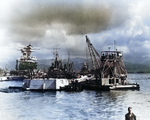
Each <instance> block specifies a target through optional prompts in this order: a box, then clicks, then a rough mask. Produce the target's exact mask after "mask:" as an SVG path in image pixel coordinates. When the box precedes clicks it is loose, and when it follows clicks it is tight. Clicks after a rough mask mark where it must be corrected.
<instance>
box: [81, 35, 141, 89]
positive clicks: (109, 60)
mask: <svg viewBox="0 0 150 120" xmlns="http://www.w3.org/2000/svg"><path fill="white" fill-rule="evenodd" d="M86 43H87V45H88V49H89V54H90V57H91V61H92V66H93V68H92V71H94V72H93V73H94V74H95V78H96V80H95V81H93V80H91V81H88V82H85V83H84V84H83V86H84V87H85V88H87V89H89V88H90V89H96V90H118V89H139V88H140V86H139V84H137V83H136V84H135V83H132V84H131V83H128V81H127V71H126V68H125V65H124V62H123V52H122V51H117V50H116V51H115V50H114V51H110V50H109V51H101V55H99V54H98V52H97V51H96V49H95V48H94V46H93V45H92V43H91V42H90V39H89V38H88V37H87V36H86Z"/></svg>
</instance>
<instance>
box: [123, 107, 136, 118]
mask: <svg viewBox="0 0 150 120" xmlns="http://www.w3.org/2000/svg"><path fill="white" fill-rule="evenodd" d="M125 120H136V116H135V115H134V113H133V112H132V108H131V107H128V113H127V114H126V115H125Z"/></svg>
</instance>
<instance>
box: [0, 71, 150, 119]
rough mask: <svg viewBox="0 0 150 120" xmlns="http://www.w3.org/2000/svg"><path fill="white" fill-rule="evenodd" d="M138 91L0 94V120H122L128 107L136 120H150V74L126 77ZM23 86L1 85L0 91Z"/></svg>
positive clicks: (15, 84)
mask: <svg viewBox="0 0 150 120" xmlns="http://www.w3.org/2000/svg"><path fill="white" fill-rule="evenodd" d="M128 81H129V82H131V83H136V82H137V83H139V84H140V90H139V91H137V90H135V91H132V90H127V91H109V92H105V91H88V90H84V91H82V92H64V91H61V92H59V91H57V92H46V93H41V92H30V91H24V92H10V93H5V92H0V98H1V99H0V120H124V119H125V117H124V116H125V114H126V113H127V108H128V106H131V107H132V108H133V112H134V113H135V114H136V116H137V120H150V74H128ZM21 85H22V82H15V81H12V82H11V81H7V82H0V89H5V88H7V87H8V86H21Z"/></svg>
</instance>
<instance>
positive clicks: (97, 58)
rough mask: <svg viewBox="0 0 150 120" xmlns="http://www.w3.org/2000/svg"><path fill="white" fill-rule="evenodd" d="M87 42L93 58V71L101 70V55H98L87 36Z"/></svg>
mask: <svg viewBox="0 0 150 120" xmlns="http://www.w3.org/2000/svg"><path fill="white" fill-rule="evenodd" d="M86 42H87V45H88V49H89V53H90V56H91V60H92V64H93V69H94V70H96V69H99V68H100V55H99V54H98V52H97V51H96V49H95V48H94V46H93V45H92V43H91V42H90V39H89V38H88V37H87V36H86Z"/></svg>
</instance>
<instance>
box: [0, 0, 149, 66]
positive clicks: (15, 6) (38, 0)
mask: <svg viewBox="0 0 150 120" xmlns="http://www.w3.org/2000/svg"><path fill="white" fill-rule="evenodd" d="M0 3H1V4H0V11H1V13H0V66H2V65H4V64H6V62H7V61H9V60H16V59H18V58H19V57H20V56H21V52H20V51H17V49H18V48H19V47H21V46H26V45H28V44H32V45H33V46H35V47H39V48H40V50H37V51H35V52H33V53H32V55H33V56H36V57H37V58H38V59H51V58H52V55H53V54H52V51H53V48H56V47H57V46H58V47H59V48H60V53H61V57H62V58H64V57H66V56H65V55H67V54H68V52H69V53H70V55H71V57H76V56H85V55H86V40H85V36H86V35H87V36H88V37H89V38H90V40H91V42H92V44H93V45H94V47H95V48H96V50H97V51H98V52H99V53H100V51H102V50H108V47H111V50H114V45H113V42H114V40H115V41H116V48H117V49H118V50H120V51H123V53H124V57H126V58H127V57H130V59H132V60H133V61H135V62H139V61H141V60H140V59H137V58H139V57H141V58H142V59H145V58H146V59H147V58H148V59H149V56H150V13H149V11H150V7H149V6H150V2H149V1H148V0H132V1H131V0H122V1H119V0H118V1H117V0H99V1H98V0H1V1H0Z"/></svg>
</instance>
